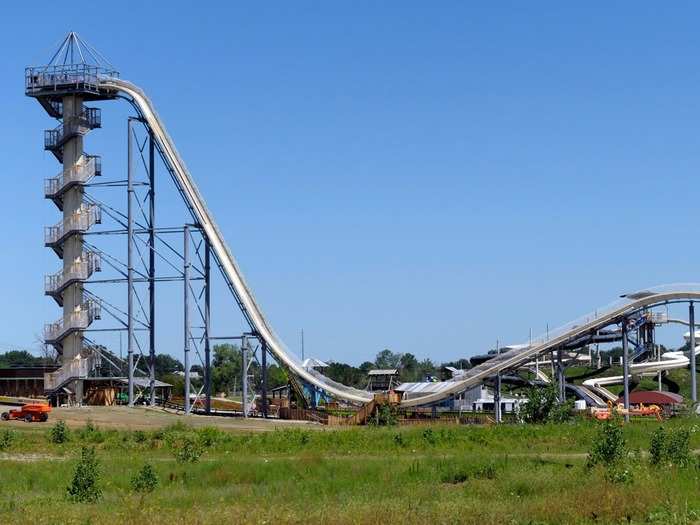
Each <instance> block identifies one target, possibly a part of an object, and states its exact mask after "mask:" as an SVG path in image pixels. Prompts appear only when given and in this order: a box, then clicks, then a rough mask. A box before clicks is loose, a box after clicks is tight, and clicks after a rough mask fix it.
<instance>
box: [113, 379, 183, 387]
mask: <svg viewBox="0 0 700 525" xmlns="http://www.w3.org/2000/svg"><path fill="white" fill-rule="evenodd" d="M117 381H118V382H119V383H122V384H125V385H128V384H129V380H128V379H117ZM134 385H136V386H138V387H141V388H148V387H150V386H151V380H150V379H146V378H141V377H135V378H134ZM168 386H173V385H171V384H170V383H163V381H158V380H157V379H156V382H155V387H156V388H163V387H168Z"/></svg>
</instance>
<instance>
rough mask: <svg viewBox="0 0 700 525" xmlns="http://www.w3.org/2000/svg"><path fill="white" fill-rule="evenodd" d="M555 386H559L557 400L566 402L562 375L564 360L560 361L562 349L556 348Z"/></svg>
mask: <svg viewBox="0 0 700 525" xmlns="http://www.w3.org/2000/svg"><path fill="white" fill-rule="evenodd" d="M557 387H558V388H559V394H558V396H557V397H558V398H559V402H560V403H565V402H566V379H565V377H564V362H563V361H562V349H561V348H557Z"/></svg>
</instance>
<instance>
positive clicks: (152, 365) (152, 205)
mask: <svg viewBox="0 0 700 525" xmlns="http://www.w3.org/2000/svg"><path fill="white" fill-rule="evenodd" d="M155 164H156V163H155V144H154V139H153V133H152V132H151V130H150V129H149V131H148V179H149V182H150V188H149V192H148V246H149V248H150V250H149V251H148V252H149V253H148V306H149V308H148V309H149V313H148V317H149V334H148V379H149V386H150V390H151V399H150V405H151V406H155V404H156V230H155V223H156V186H155V179H156V177H155V170H156V166H155Z"/></svg>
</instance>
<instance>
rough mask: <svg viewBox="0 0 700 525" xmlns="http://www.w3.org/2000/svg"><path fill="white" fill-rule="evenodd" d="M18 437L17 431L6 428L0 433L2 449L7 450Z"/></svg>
mask: <svg viewBox="0 0 700 525" xmlns="http://www.w3.org/2000/svg"><path fill="white" fill-rule="evenodd" d="M16 439H17V433H16V432H14V431H12V430H10V429H9V428H6V429H5V430H3V431H2V433H0V450H7V449H8V448H10V447H11V446H12V443H14V442H15V440H16Z"/></svg>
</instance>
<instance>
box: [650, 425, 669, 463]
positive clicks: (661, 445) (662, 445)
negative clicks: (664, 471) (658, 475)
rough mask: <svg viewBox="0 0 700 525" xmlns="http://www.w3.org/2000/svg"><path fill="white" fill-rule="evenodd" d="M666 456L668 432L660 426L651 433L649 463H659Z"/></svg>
mask: <svg viewBox="0 0 700 525" xmlns="http://www.w3.org/2000/svg"><path fill="white" fill-rule="evenodd" d="M665 457H666V432H665V431H664V427H659V428H657V429H656V430H654V432H653V433H652V435H651V440H650V442H649V463H651V464H652V465H659V464H661V463H662V462H663V461H664V458H665Z"/></svg>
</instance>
